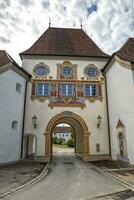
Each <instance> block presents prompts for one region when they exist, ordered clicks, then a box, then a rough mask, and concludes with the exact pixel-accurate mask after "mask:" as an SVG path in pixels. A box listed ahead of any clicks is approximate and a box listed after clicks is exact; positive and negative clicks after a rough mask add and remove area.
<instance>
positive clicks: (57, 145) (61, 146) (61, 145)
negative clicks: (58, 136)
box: [53, 144, 72, 149]
mask: <svg viewBox="0 0 134 200" xmlns="http://www.w3.org/2000/svg"><path fill="white" fill-rule="evenodd" d="M53 147H59V148H63V149H70V148H72V147H68V146H67V144H53Z"/></svg>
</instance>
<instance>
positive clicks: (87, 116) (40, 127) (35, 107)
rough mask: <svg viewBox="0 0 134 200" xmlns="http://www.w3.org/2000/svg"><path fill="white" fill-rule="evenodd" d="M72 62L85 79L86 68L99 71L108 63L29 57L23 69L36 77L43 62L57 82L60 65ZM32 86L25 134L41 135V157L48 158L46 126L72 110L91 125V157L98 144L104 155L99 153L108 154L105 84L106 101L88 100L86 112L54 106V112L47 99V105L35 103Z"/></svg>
mask: <svg viewBox="0 0 134 200" xmlns="http://www.w3.org/2000/svg"><path fill="white" fill-rule="evenodd" d="M65 60H68V61H70V62H72V64H77V65H78V67H77V70H78V79H81V77H83V76H84V67H86V66H87V65H89V64H94V65H96V66H97V67H98V68H99V69H102V68H103V67H104V64H105V63H106V61H100V60H97V59H96V60H95V59H94V60H93V59H90V58H72V57H64V58H63V57H59V59H58V58H56V57H42V58H37V57H36V58H34V57H33V58H31V59H30V58H29V59H24V60H23V67H24V68H25V69H26V70H27V71H28V72H29V73H30V74H32V75H33V67H34V66H35V65H36V64H38V63H40V62H44V63H45V64H47V65H48V66H49V67H50V76H53V78H54V79H56V77H57V66H56V64H57V63H63V61H65ZM30 96H31V84H30V83H29V84H28V91H27V106H26V118H25V133H26V134H27V133H33V134H35V135H37V156H44V154H45V146H44V145H45V141H44V140H45V138H44V135H43V133H44V132H45V129H46V126H47V124H48V122H49V120H51V118H52V117H54V116H55V115H57V114H59V113H60V112H62V111H71V112H74V113H76V114H78V115H80V116H81V117H82V118H83V119H84V121H85V122H86V123H87V126H88V128H89V132H91V135H90V142H89V143H90V154H92V155H94V154H98V153H97V152H96V143H100V145H101V152H100V153H99V154H108V153H109V145H108V129H107V114H106V97H105V85H103V96H104V99H103V102H100V101H96V102H95V103H89V101H86V108H84V109H83V110H82V109H81V108H75V107H62V108H60V107H54V108H53V109H51V108H50V107H48V104H49V101H48V100H46V102H45V103H44V102H43V103H40V102H38V101H37V100H35V101H33V102H32V101H31V99H30ZM99 114H100V115H101V116H102V125H101V127H100V129H97V128H96V123H97V116H98V115H99ZM33 115H36V116H37V117H38V120H37V128H36V129H34V128H33V124H32V116H33Z"/></svg>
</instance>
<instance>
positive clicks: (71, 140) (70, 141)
mask: <svg viewBox="0 0 134 200" xmlns="http://www.w3.org/2000/svg"><path fill="white" fill-rule="evenodd" d="M67 146H68V147H74V140H73V139H71V138H70V139H69V140H68V141H67Z"/></svg>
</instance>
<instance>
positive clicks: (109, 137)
mask: <svg viewBox="0 0 134 200" xmlns="http://www.w3.org/2000/svg"><path fill="white" fill-rule="evenodd" d="M103 75H104V77H105V90H106V107H107V121H108V139H109V156H110V157H111V136H110V120H109V105H108V92H107V78H106V74H104V73H103Z"/></svg>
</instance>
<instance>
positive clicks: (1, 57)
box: [0, 50, 11, 67]
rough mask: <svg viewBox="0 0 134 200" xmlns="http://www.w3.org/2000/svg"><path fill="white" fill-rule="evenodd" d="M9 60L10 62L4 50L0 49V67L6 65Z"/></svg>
mask: <svg viewBox="0 0 134 200" xmlns="http://www.w3.org/2000/svg"><path fill="white" fill-rule="evenodd" d="M10 62H11V60H10V59H9V57H8V55H7V53H6V51H4V50H0V67H1V66H3V65H7V64H9V63H10Z"/></svg>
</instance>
